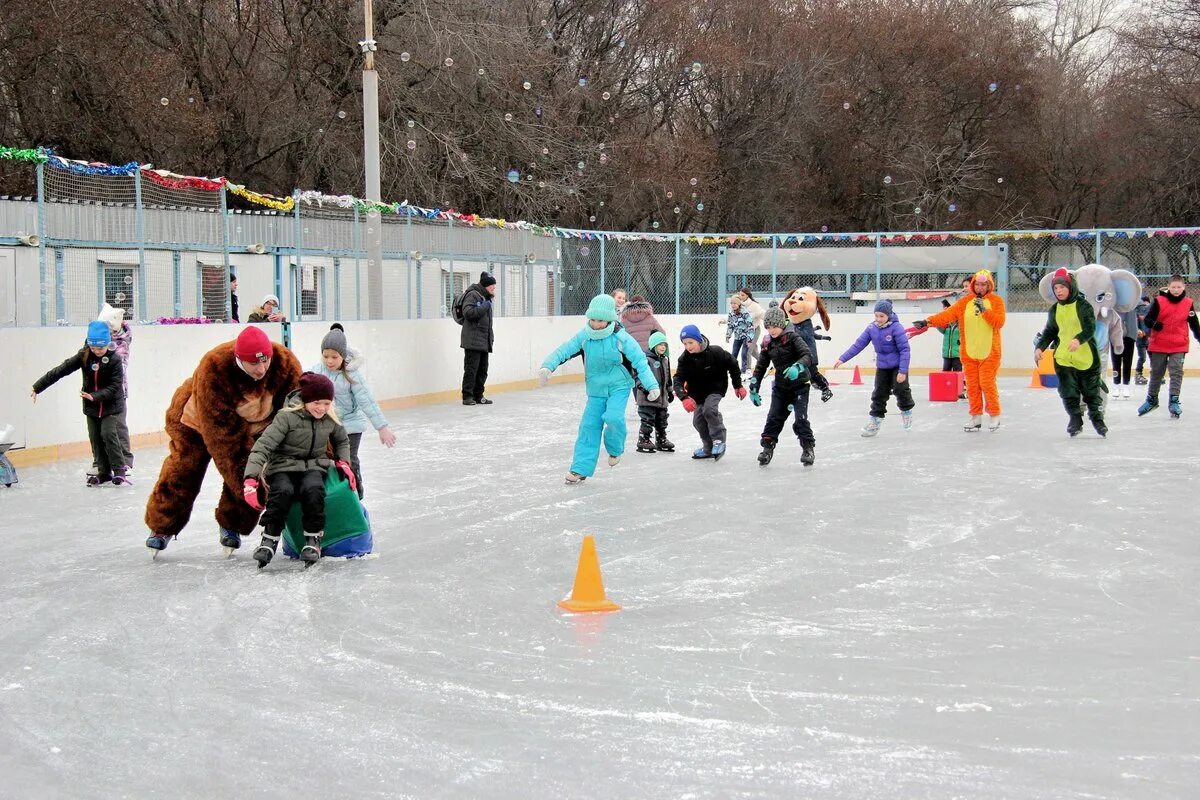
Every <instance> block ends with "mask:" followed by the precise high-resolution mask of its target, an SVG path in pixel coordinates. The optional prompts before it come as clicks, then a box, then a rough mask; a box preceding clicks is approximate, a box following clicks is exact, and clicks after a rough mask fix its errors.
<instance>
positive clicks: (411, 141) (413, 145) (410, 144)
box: [404, 139, 417, 150]
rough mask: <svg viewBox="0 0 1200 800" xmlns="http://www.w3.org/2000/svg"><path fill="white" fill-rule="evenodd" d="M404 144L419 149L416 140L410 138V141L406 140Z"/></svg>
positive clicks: (412, 148)
mask: <svg viewBox="0 0 1200 800" xmlns="http://www.w3.org/2000/svg"><path fill="white" fill-rule="evenodd" d="M404 146H405V147H407V148H408V149H409V150H416V149H417V143H416V142H415V141H413V140H412V139H409V140H408V142H406V143H405V145H404Z"/></svg>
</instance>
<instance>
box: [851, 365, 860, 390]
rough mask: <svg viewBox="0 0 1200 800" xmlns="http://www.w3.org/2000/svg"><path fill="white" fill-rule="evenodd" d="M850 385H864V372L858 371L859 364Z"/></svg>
mask: <svg viewBox="0 0 1200 800" xmlns="http://www.w3.org/2000/svg"><path fill="white" fill-rule="evenodd" d="M850 385H851V386H862V385H863V380H862V373H861V372H859V371H858V367H857V366H856V367H855V368H854V377H853V378H852V379H851V380H850Z"/></svg>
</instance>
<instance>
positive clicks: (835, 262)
mask: <svg viewBox="0 0 1200 800" xmlns="http://www.w3.org/2000/svg"><path fill="white" fill-rule="evenodd" d="M829 266H831V267H835V268H836V267H837V259H836V258H835V259H834V260H833V261H830V262H829Z"/></svg>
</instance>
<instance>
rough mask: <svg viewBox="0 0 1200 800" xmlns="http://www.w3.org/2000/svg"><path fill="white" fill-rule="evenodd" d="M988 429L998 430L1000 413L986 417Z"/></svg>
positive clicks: (993, 431)
mask: <svg viewBox="0 0 1200 800" xmlns="http://www.w3.org/2000/svg"><path fill="white" fill-rule="evenodd" d="M988 430H989V431H991V432H992V433H995V432H996V431H998V430H1000V415H999V414H997V415H996V416H994V417H988Z"/></svg>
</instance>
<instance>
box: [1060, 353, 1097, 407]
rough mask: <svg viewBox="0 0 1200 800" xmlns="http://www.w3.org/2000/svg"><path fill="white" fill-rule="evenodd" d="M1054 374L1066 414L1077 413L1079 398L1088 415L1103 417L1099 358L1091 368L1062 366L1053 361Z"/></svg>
mask: <svg viewBox="0 0 1200 800" xmlns="http://www.w3.org/2000/svg"><path fill="white" fill-rule="evenodd" d="M1054 374H1055V375H1057V376H1058V396H1059V397H1061V398H1062V403H1063V408H1065V409H1066V410H1067V414H1068V416H1072V415H1075V414H1078V413H1079V398H1080V397H1081V396H1082V397H1083V402H1084V404H1085V405H1087V410H1088V417H1090V418H1091V419H1093V420H1096V421H1100V420H1103V419H1104V394H1103V392H1102V390H1101V388H1100V387H1101V385H1102V383H1103V381H1102V380H1101V378H1100V360H1099V359H1096V363H1095V364H1093V365H1092V368H1091V369H1087V370H1081V369H1075V368H1074V367H1064V366H1062V365H1061V364H1059V363H1058V362H1057V361H1055V362H1054Z"/></svg>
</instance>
